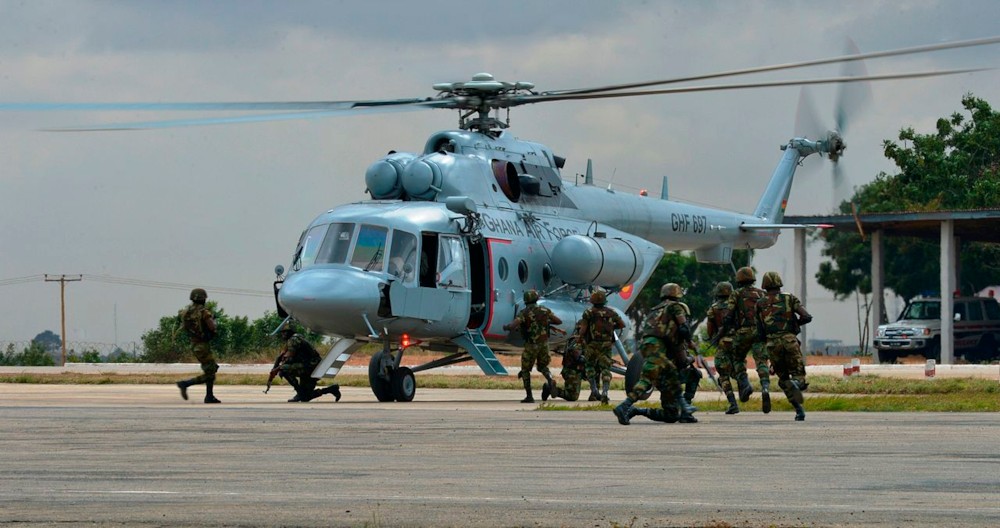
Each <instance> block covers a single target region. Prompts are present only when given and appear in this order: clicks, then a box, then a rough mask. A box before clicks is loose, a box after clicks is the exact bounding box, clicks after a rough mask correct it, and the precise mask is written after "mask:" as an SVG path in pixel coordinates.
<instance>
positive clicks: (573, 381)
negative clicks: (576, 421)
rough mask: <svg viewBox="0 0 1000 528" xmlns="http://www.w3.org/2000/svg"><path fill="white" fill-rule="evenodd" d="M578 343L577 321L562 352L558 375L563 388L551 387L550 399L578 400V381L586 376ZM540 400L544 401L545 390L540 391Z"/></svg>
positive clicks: (578, 330)
mask: <svg viewBox="0 0 1000 528" xmlns="http://www.w3.org/2000/svg"><path fill="white" fill-rule="evenodd" d="M581 348H582V344H581V343H580V322H579V321H577V323H576V329H575V330H574V331H573V336H572V337H570V340H569V341H568V342H567V344H566V349H565V351H563V359H562V369H560V373H561V375H562V379H563V387H562V388H559V386H558V385H554V386H553V387H552V397H553V398H562V399H564V400H566V401H576V400H577V399H579V398H580V380H581V379H583V376H585V375H586V367H585V366H584V360H583V352H582V350H581ZM542 399H543V400H544V399H545V390H544V388H543V389H542Z"/></svg>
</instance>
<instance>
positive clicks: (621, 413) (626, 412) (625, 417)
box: [611, 396, 635, 425]
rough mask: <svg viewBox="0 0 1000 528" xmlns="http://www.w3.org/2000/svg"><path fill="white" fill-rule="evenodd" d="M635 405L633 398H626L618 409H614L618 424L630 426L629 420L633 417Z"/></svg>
mask: <svg viewBox="0 0 1000 528" xmlns="http://www.w3.org/2000/svg"><path fill="white" fill-rule="evenodd" d="M633 404H635V401H633V400H632V398H629V397H627V396H626V397H625V399H624V400H622V402H621V403H619V404H618V406H617V407H615V408H614V409H612V411H611V412H613V413H615V416H616V417H617V418H618V423H620V424H622V425H628V424H629V418H630V417H631V416H632V405H633Z"/></svg>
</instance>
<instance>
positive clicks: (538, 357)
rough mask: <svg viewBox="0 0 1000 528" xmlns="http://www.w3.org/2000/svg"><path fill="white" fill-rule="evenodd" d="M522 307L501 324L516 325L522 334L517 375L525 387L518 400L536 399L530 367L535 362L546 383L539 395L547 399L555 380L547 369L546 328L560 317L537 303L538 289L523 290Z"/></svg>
mask: <svg viewBox="0 0 1000 528" xmlns="http://www.w3.org/2000/svg"><path fill="white" fill-rule="evenodd" d="M524 299H525V305H526V306H525V308H524V310H521V313H519V314H518V315H517V317H515V318H514V320H513V321H511V322H510V324H507V325H504V329H506V330H510V329H512V328H519V329H520V330H521V336H522V337H523V338H524V351H523V352H521V371H520V372H518V373H517V377H518V378H520V379H521V380H522V382H523V383H524V390H525V393H526V394H527V395H526V396H525V398H524V399H523V400H521V403H531V402H534V401H535V398H534V396H533V395H532V394H531V368H532V367H533V366H534V367H536V368H537V370H538V372H539V373H541V374H542V376H544V377H545V383H546V385H545V387H544V388H543V390H542V399H543V400H547V399H548V397H549V394H550V393H551V391H552V389H553V388H554V387H555V382H554V381H552V373H551V372H550V371H549V361H550V360H551V356H550V355H549V332H550V330H549V328H550V327H551V326H552V325H559V324H562V319H559V317H557V316H556V314H554V313H552V310H549V309H548V308H546V307H544V306H539V305H538V304H536V302H537V300H538V294H537V292H534V291H533V290H531V291H528V292H525V294H524Z"/></svg>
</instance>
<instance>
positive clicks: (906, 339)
mask: <svg viewBox="0 0 1000 528" xmlns="http://www.w3.org/2000/svg"><path fill="white" fill-rule="evenodd" d="M954 321H955V322H954V335H955V357H956V358H958V357H964V358H965V359H966V360H967V361H970V362H979V361H984V360H990V359H993V358H997V357H1000V353H998V351H997V345H998V344H1000V304H998V303H997V300H996V299H994V298H992V297H956V298H955V313H954ZM875 348H876V349H877V350H878V359H879V362H881V363H894V362H895V361H896V359H898V358H900V357H902V356H909V355H915V354H918V355H922V356H924V357H925V358H927V359H934V360H937V361H941V299H939V298H935V297H917V298H915V299H913V300H912V301H910V302H909V303H908V304H907V305H906V308H904V309H903V313H902V314H900V316H899V320H898V321H896V322H895V323H890V324H886V325H880V326H879V327H878V332H877V333H876V334H875Z"/></svg>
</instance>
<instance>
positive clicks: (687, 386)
mask: <svg viewBox="0 0 1000 528" xmlns="http://www.w3.org/2000/svg"><path fill="white" fill-rule="evenodd" d="M678 377H679V378H680V381H681V385H683V386H684V401H685V402H686V403H687V408H688V410H689V411H690V412H695V411H697V410H698V408H697V407H694V405H693V404H694V397H695V394H697V393H698V385H699V384H701V378H703V377H704V375H703V374H702V373H701V370H699V369H698V367H697V365H695V359H694V357H692V356H691V355H690V354H687V355H686V359H685V361H684V366H683V368H681V369H680V372H679V373H678Z"/></svg>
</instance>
